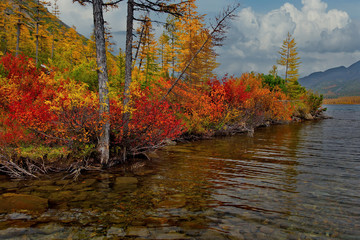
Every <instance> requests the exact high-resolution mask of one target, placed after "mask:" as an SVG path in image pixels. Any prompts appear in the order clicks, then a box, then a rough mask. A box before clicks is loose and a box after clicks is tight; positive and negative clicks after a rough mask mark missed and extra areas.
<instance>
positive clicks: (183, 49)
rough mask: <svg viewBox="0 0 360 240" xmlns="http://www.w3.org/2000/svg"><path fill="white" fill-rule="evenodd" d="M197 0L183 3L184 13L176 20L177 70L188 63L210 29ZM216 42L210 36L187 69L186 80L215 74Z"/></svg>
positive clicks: (197, 79) (198, 79)
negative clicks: (198, 9)
mask: <svg viewBox="0 0 360 240" xmlns="http://www.w3.org/2000/svg"><path fill="white" fill-rule="evenodd" d="M195 2H196V0H189V1H185V2H183V3H182V9H183V15H182V16H181V17H180V18H178V21H176V29H177V31H176V33H177V39H178V40H177V49H178V59H177V61H178V64H177V72H181V71H182V69H184V68H185V66H186V65H187V63H188V62H189V61H190V60H191V59H192V57H193V56H194V55H195V53H196V52H197V51H198V49H199V48H200V47H201V45H202V44H203V43H204V42H205V39H207V38H208V36H209V31H208V30H207V29H206V28H205V24H204V15H200V14H199V13H198V12H197V11H196V10H197V6H196V3H195ZM213 47H214V44H213V41H212V39H211V38H210V39H209V41H207V43H206V45H205V46H204V47H203V50H202V51H201V52H200V53H199V54H198V56H197V57H196V58H195V59H194V60H193V62H192V64H191V65H190V66H189V67H188V69H187V71H186V80H187V81H188V82H189V83H195V84H196V83H199V82H201V81H203V80H204V79H208V78H210V77H212V76H213V73H212V71H213V70H214V69H215V68H216V67H217V66H218V64H217V63H216V56H217V55H216V53H215V51H214V48H213Z"/></svg>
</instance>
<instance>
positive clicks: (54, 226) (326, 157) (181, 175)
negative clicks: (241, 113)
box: [0, 105, 360, 239]
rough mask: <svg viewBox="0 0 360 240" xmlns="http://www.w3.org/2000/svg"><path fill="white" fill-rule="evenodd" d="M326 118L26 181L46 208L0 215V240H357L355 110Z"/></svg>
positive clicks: (359, 191)
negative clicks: (126, 165) (70, 176)
mask: <svg viewBox="0 0 360 240" xmlns="http://www.w3.org/2000/svg"><path fill="white" fill-rule="evenodd" d="M327 107H328V113H327V114H328V115H330V116H333V117H334V118H333V119H327V120H322V121H312V122H305V123H294V124H289V125H279V126H271V127H268V128H263V129H259V130H258V131H256V132H255V134H254V137H252V138H250V137H247V136H246V135H237V136H232V137H226V138H216V139H212V140H204V141H199V142H194V143H187V144H179V145H177V146H169V147H166V148H164V149H162V150H161V151H157V156H156V158H155V159H154V160H153V161H151V162H147V164H146V166H144V167H134V168H132V169H121V168H119V169H114V170H112V171H108V172H101V173H99V172H96V173H88V174H85V175H82V176H81V178H80V181H79V182H77V183H73V182H71V181H70V180H62V178H63V177H64V176H61V175H54V176H51V178H49V179H44V180H34V181H9V180H8V179H6V178H4V177H2V178H1V183H0V193H1V194H3V193H18V194H20V193H21V194H29V195H35V196H40V197H42V198H46V199H49V208H48V209H47V210H46V211H45V212H43V213H39V214H29V213H26V212H23V213H3V214H0V239H135V238H139V237H140V238H141V239H360V148H359V146H360V105H353V106H346V105H339V106H327Z"/></svg>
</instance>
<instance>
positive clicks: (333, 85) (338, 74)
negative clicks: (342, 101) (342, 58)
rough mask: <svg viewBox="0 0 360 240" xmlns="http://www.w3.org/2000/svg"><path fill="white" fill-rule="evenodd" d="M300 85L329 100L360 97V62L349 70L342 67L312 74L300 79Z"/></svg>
mask: <svg viewBox="0 0 360 240" xmlns="http://www.w3.org/2000/svg"><path fill="white" fill-rule="evenodd" d="M299 83H300V84H301V85H303V86H304V87H306V88H307V89H312V90H313V91H315V92H318V93H321V94H324V96H325V97H327V98H332V97H340V96H360V61H358V62H356V63H354V64H353V65H351V66H350V67H348V68H346V67H344V66H341V67H336V68H331V69H328V70H326V71H325V72H315V73H312V74H310V75H309V76H307V77H304V78H300V79H299Z"/></svg>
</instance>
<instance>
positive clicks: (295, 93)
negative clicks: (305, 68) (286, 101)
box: [277, 33, 304, 99]
mask: <svg viewBox="0 0 360 240" xmlns="http://www.w3.org/2000/svg"><path fill="white" fill-rule="evenodd" d="M279 54H280V59H279V60H278V61H277V63H278V64H279V65H281V66H284V67H285V80H286V83H287V84H286V85H287V90H288V93H289V95H290V97H291V98H293V99H295V98H298V97H299V95H300V94H301V93H303V92H304V89H303V88H302V87H301V86H300V84H299V82H298V78H299V65H300V61H299V60H300V57H298V52H297V47H296V42H295V39H294V38H293V37H292V35H291V34H290V33H288V35H287V37H286V39H285V40H284V42H283V45H282V46H281V48H280V51H279Z"/></svg>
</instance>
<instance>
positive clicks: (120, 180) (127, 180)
mask: <svg viewBox="0 0 360 240" xmlns="http://www.w3.org/2000/svg"><path fill="white" fill-rule="evenodd" d="M138 182H139V181H138V180H137V178H135V177H117V178H116V180H115V185H128V184H137V183H138Z"/></svg>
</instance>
